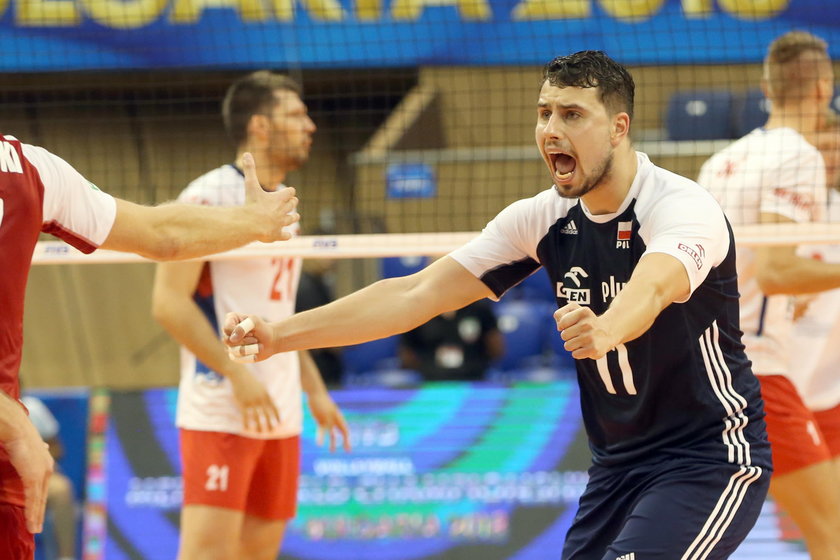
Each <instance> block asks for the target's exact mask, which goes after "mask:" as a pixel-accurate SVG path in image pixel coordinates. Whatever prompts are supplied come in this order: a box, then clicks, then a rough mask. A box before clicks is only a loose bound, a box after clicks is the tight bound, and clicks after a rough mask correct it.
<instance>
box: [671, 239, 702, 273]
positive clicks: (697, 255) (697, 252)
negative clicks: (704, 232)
mask: <svg viewBox="0 0 840 560" xmlns="http://www.w3.org/2000/svg"><path fill="white" fill-rule="evenodd" d="M694 246H695V247H696V248H697V249H692V248H691V247H689V246H688V245H685V244H683V243H678V244H677V249H679V250H680V251H682V252H684V253H686V254H687V255H688V256H689V257H691V258H692V260H694V264H696V265H697V270H700V269H701V268H703V257H705V256H706V250H705V249H704V248H703V246H702V245H700V244H699V243H697V244H696V245H694Z"/></svg>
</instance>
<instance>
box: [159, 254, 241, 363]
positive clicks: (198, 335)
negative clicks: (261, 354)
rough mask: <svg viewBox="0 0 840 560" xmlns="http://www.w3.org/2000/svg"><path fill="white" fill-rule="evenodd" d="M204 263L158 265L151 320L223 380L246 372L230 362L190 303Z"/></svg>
mask: <svg viewBox="0 0 840 560" xmlns="http://www.w3.org/2000/svg"><path fill="white" fill-rule="evenodd" d="M203 267H204V262H202V261H195V262H185V263H165V264H159V265H158V267H157V271H156V273H155V283H154V288H153V290H152V316H153V317H154V319H155V320H156V321H157V322H158V323H159V324H160V325H161V326H162V327H163V328H164V329H166V330H167V332H169V334H170V335H172V338H174V339H175V340H176V341H178V343H180V344H182V345H183V346H185V347H186V348H187V349H189V351H190V352H192V353H193V354H195V356H196V358H197V359H198V360H199V361H201V363H203V364H205V365H206V366H207V367H209V368H210V369H212V370H213V371H215V372H217V373H219V374H220V375H223V376H225V377H232V376H235V375H243V374H245V373H247V372H246V368H245V366H244V365H242V364H238V363H236V362H232V361H231V360H230V359H229V358H228V355H227V350H226V349H225V346H224V345H223V344H222V343H221V342H219V336H218V334H217V333H216V332H215V330H213V327H212V325H211V324H210V322H209V321H208V320H207V317H205V316H204V313H203V312H202V311H201V309H200V308H199V307H198V305H197V304H196V303H195V300H193V293H194V292H195V288H196V286H197V285H198V280H199V276H200V275H201V271H202V269H203Z"/></svg>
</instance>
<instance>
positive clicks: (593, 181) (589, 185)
mask: <svg viewBox="0 0 840 560" xmlns="http://www.w3.org/2000/svg"><path fill="white" fill-rule="evenodd" d="M612 164H613V151H612V150H610V153H609V154H608V155H607V156H606V157H605V158H604V159H603V160H602V161H601V165H600V166H598V168H596V169H595V171H594V172H593V173H592V177H591V178H590V179H589V180H587V181H584V182H583V184H582V185H581V186H580V187H578V188H577V189H573V190H569V191H563V190H561V189H560V188H559V187H558V186H557V185H555V187H554V190H555V191H557V194H559V195H560V196H561V197H563V198H581V197H582V196H584V195H585V194H586V193H588V192H590V191H592V190H593V189H594V188H595V187H597V186H599V185H601V184H602V183H603V182H604V181H605V180H606V179H608V178H609V177H610V175H611V174H612Z"/></svg>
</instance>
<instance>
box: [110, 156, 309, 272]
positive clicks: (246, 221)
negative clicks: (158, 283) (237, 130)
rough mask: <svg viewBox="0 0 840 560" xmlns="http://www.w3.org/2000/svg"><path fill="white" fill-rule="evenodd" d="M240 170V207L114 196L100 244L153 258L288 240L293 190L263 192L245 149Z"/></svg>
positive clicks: (197, 254) (294, 202)
mask: <svg viewBox="0 0 840 560" xmlns="http://www.w3.org/2000/svg"><path fill="white" fill-rule="evenodd" d="M244 172H245V192H246V200H247V202H246V204H245V205H243V206H230V207H210V206H197V205H193V204H178V203H168V204H163V205H160V206H142V205H139V204H134V203H132V202H128V201H125V200H117V215H116V219H115V220H114V225H113V228H112V229H111V232H110V234H109V235H108V237H107V238H106V239H105V242H104V243H102V245H101V247H102V248H103V249H111V250H115V251H124V252H129V253H137V254H139V255H142V256H144V257H148V258H151V259H155V260H176V259H189V258H195V257H202V256H205V255H209V254H211V253H218V252H220V251H227V250H229V249H234V248H236V247H240V246H242V245H245V244H246V243H250V242H252V241H265V242H271V241H279V240H286V239H289V237H290V234H289V233H288V232H285V231H283V228H284V227H285V226H289V225H291V224H293V223H295V222H297V221H298V219H299V216H298V214H297V213H296V212H295V209H296V207H297V202H298V201H297V198H295V190H294V189H292V188H284V189H282V190H279V191H276V192H266V191H263V189H262V187H260V184H259V181H258V180H257V175H256V170H255V168H254V159H253V158H252V157H251V156H250V154H246V156H245V158H244Z"/></svg>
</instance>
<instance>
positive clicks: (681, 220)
mask: <svg viewBox="0 0 840 560" xmlns="http://www.w3.org/2000/svg"><path fill="white" fill-rule="evenodd" d="M638 164H639V167H638V172H637V174H636V177H635V179H634V181H633V184H632V186H631V188H630V191H629V192H628V194H627V197H626V199H625V200H624V202H623V203H622V204H621V207H620V208H619V210H618V211H617V212H616V213H614V214H609V215H592V214H591V213H590V212H589V211H588V210H587V208H586V207H585V205H584V204H583V202H582V201H581V200H578V199H564V198H561V197H560V196H559V195H558V194H557V192H556V191H555V190H554V189H553V188H552V189H549V190H546V191H544V192H542V193H540V194H538V195H537V196H535V197H533V198H531V199H527V200H520V201H518V202H515V203H514V204H512V205H511V206H509V207H508V208H506V209H505V210H503V211H502V212H501V213H500V214H499V215H498V216H497V217H496V218H495V219H494V220H493V221H491V222H490V223H489V224H488V225H487V227H486V228H485V229H484V231H483V232H482V234H481V235H480V236H479V237H478V238H476V239H475V240H473V241H471V242H470V243H468V244H467V245H465V246H464V247H462V248H460V249H458V250H456V251H454V252H453V253H451V256H452V257H453V258H454V259H455V260H457V261H458V262H460V263H461V264H462V265H463V266H464V267H466V268H467V269H468V270H469V271H470V272H472V273H473V274H475V275H476V276H477V277H478V278H480V279H481V280H482V281H483V282H484V283H485V284H486V285H487V286H488V287H489V288H490V289H491V290H492V291H493V292H494V293H495V295H496V296H497V297H500V296H502V294H504V293H505V291H506V290H508V289H509V288H511V287H512V286H514V285H515V284H517V283H518V282H520V281H521V280H522V279H524V278H525V277H526V276H528V275H529V274H531V273H532V272H534V271H535V270H536V269H537V268H539V267H540V266H542V267H544V268H545V269H546V270H547V272H548V274H549V276H550V278H551V281H552V283H553V285H554V286H556V294H555V295H556V298H557V304H558V305H559V306H563V305H565V304H566V303H567V302H577V303H579V304H581V305H585V306H588V307H590V308H591V309H592V310H593V311H594V312H595V313H596V314H602V313H604V312H605V311H606V310H607V308H608V307H609V306H610V304H611V302H612V300H613V299H614V298H615V296H616V295H617V294H618V293H619V291H620V290H621V289H622V287H623V286H624V285H625V284H626V283H627V282H628V281H629V280H630V276H631V274H632V273H633V270H634V268H635V267H636V264H637V263H638V262H639V260H640V259H641V258H642V257H643V256H644V255H646V254H649V253H666V254H669V255H671V256H673V257H674V258H676V259H678V260H679V261H680V262H681V263H682V264H683V266H684V267H685V270H686V273H687V274H688V278H689V280H690V285H691V294H690V296H689V297H688V299H686V301H684V302H682V303H674V304H671V305H669V306H668V307H667V308H666V309H665V310H663V311H662V313H661V314H660V315H659V316H658V317H657V318H656V320H655V321H654V323H653V325H652V326H651V328H650V329H649V330H648V331H647V332H646V333H644V334H643V335H642V336H640V337H639V338H637V339H635V340H632V341H630V342H627V343H625V344H620V345H619V346H618V347H617V348H616V349H615V350H613V351H610V352H609V353H608V354H607V355H606V356H604V357H603V358H601V359H599V360H591V359H583V360H577V361H576V364H577V373H578V381H579V383H580V386H581V405H582V412H583V419H584V423H585V425H586V429H587V433H588V435H589V439H590V447H591V448H592V452H593V456H594V461H595V463H596V464H598V465H604V466H612V465H624V464H628V463H632V462H637V461H643V460H650V459H652V458H655V457H660V458H661V457H662V456H663V455H673V456H682V457H685V456H697V457H703V458H706V459H717V460H722V461H726V462H730V463H735V464H740V465H750V464H757V465H759V466H769V464H770V456H769V445H768V443H767V440H766V434H765V429H764V422H763V414H764V413H763V407H762V404H761V397H760V393H759V386H758V381H757V380H756V378H755V376H753V374H752V372H751V370H750V363H749V361H748V360H747V358H746V355H745V354H744V348H743V345H742V344H741V340H740V336H741V333H740V330H739V329H738V288H737V276H736V273H735V247H734V243H733V240H732V233H731V230H730V229H729V227H728V224H727V222H726V219H725V217H724V215H723V212H722V211H721V209H720V206H719V205H718V204H717V203H716V202H715V200H714V199H713V198H712V197H711V196H710V195H709V193H708V192H706V191H705V190H703V189H702V188H700V187H699V186H698V185H697V184H696V183H694V182H692V181H690V180H688V179H685V178H683V177H679V176H678V175H674V174H673V173H670V172H668V171H665V170H663V169H661V168H658V167H656V166H654V165H653V164H652V163H651V162H650V161H649V160H648V158H647V156H646V155H644V154H641V153H639V154H638ZM556 336H559V334H557V335H556Z"/></svg>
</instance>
